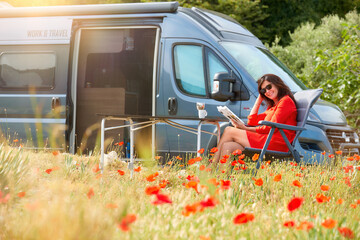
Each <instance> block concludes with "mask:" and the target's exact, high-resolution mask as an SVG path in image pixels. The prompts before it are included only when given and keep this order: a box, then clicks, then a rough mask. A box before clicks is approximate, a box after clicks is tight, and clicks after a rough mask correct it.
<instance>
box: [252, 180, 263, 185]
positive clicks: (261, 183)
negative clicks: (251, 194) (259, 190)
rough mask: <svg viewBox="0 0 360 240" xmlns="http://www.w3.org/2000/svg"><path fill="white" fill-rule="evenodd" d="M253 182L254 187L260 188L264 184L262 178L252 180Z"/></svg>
mask: <svg viewBox="0 0 360 240" xmlns="http://www.w3.org/2000/svg"><path fill="white" fill-rule="evenodd" d="M254 181H255V185H257V186H262V185H263V184H264V182H263V180H262V178H258V179H255V178H254Z"/></svg>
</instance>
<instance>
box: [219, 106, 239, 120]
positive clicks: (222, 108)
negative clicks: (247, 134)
mask: <svg viewBox="0 0 360 240" xmlns="http://www.w3.org/2000/svg"><path fill="white" fill-rule="evenodd" d="M217 109H218V111H219V112H220V113H221V114H222V115H224V116H225V117H226V118H227V119H229V120H233V121H234V122H236V123H238V124H245V123H244V122H243V120H241V119H240V118H239V117H238V116H236V115H235V113H233V112H232V111H231V110H230V109H229V108H228V107H227V106H218V107H217Z"/></svg>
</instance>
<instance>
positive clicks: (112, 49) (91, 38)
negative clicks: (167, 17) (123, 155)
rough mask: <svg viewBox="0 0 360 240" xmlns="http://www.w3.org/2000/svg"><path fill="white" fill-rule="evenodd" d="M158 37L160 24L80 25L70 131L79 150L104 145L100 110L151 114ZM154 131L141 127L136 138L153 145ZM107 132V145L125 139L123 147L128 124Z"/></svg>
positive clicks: (108, 112) (130, 113)
mask: <svg viewBox="0 0 360 240" xmlns="http://www.w3.org/2000/svg"><path fill="white" fill-rule="evenodd" d="M157 39H158V28H157V27H154V26H146V27H140V26H136V27H111V28H109V27H106V28H99V27H97V28H82V29H79V30H78V32H77V35H76V39H75V48H74V51H75V52H74V68H73V69H74V71H75V72H73V76H74V77H73V81H72V83H73V86H72V89H73V93H72V99H73V100H74V108H75V111H74V113H75V116H74V123H73V126H74V128H73V129H75V131H74V130H73V132H72V134H71V136H70V137H71V138H70V144H71V142H73V143H75V146H76V148H77V149H76V150H75V151H80V152H84V151H85V152H87V151H91V150H93V149H94V147H99V146H100V121H101V117H100V116H98V115H97V114H99V113H100V114H112V115H116V114H120V115H123V114H127V115H152V114H153V97H154V84H153V79H154V78H155V74H154V62H155V61H156V57H155V56H156V54H155V52H156V49H157V46H156V45H157V43H158V40H157ZM74 78H76V79H74ZM118 123H119V122H117V124H118ZM107 126H111V122H108V124H107ZM151 132H152V131H151V128H150V129H145V130H144V131H139V133H137V134H140V135H142V137H137V139H139V140H141V139H146V141H147V144H146V145H148V146H151V135H152V134H151ZM105 137H106V139H107V140H106V143H107V145H108V146H109V148H111V146H112V145H113V144H114V143H116V142H124V146H126V143H127V142H128V132H127V130H126V129H125V130H124V129H121V130H113V131H111V132H108V133H106V135H105ZM106 143H105V144H106ZM109 144H111V145H109ZM137 145H138V146H144V145H145V144H144V143H143V142H141V143H139V142H138V143H137ZM139 148H140V147H139ZM123 149H124V148H123ZM73 151H74V150H73ZM75 151H74V152H75ZM150 152H151V149H150Z"/></svg>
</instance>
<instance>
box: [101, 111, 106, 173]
mask: <svg viewBox="0 0 360 240" xmlns="http://www.w3.org/2000/svg"><path fill="white" fill-rule="evenodd" d="M105 121H106V118H103V119H102V120H101V131H100V132H101V146H100V152H101V157H100V170H101V174H103V172H104V151H105V150H104V149H105V147H104V144H105V143H104V141H105Z"/></svg>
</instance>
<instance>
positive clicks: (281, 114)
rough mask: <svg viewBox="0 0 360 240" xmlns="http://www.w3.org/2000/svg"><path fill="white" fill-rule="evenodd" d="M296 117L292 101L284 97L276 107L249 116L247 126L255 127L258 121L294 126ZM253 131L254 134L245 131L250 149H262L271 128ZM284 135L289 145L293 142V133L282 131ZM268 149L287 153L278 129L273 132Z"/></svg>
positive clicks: (265, 127)
mask: <svg viewBox="0 0 360 240" xmlns="http://www.w3.org/2000/svg"><path fill="white" fill-rule="evenodd" d="M296 116H297V110H296V105H295V103H294V101H293V100H292V99H291V98H290V97H289V96H287V95H286V96H284V97H283V98H281V99H280V101H279V102H278V103H277V105H275V106H273V107H269V108H268V109H267V110H266V111H265V112H264V113H261V114H252V115H249V116H248V125H250V126H257V125H258V122H259V121H261V120H265V121H270V122H276V123H282V124H287V125H293V126H296V124H297V122H296ZM255 129H256V132H250V131H246V134H247V137H248V140H249V143H250V147H252V148H263V146H264V144H265V141H266V138H267V136H268V134H269V132H270V129H271V127H268V126H257V127H256V128H255ZM284 133H285V135H286V136H287V138H288V139H289V141H290V143H291V142H292V141H293V140H294V137H295V131H291V130H284ZM268 149H269V150H274V151H281V152H287V151H289V149H288V147H287V146H286V143H285V141H284V140H283V138H282V136H281V133H280V132H279V130H278V129H276V130H275V132H274V135H273V136H272V139H271V141H270V144H269V147H268Z"/></svg>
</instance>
